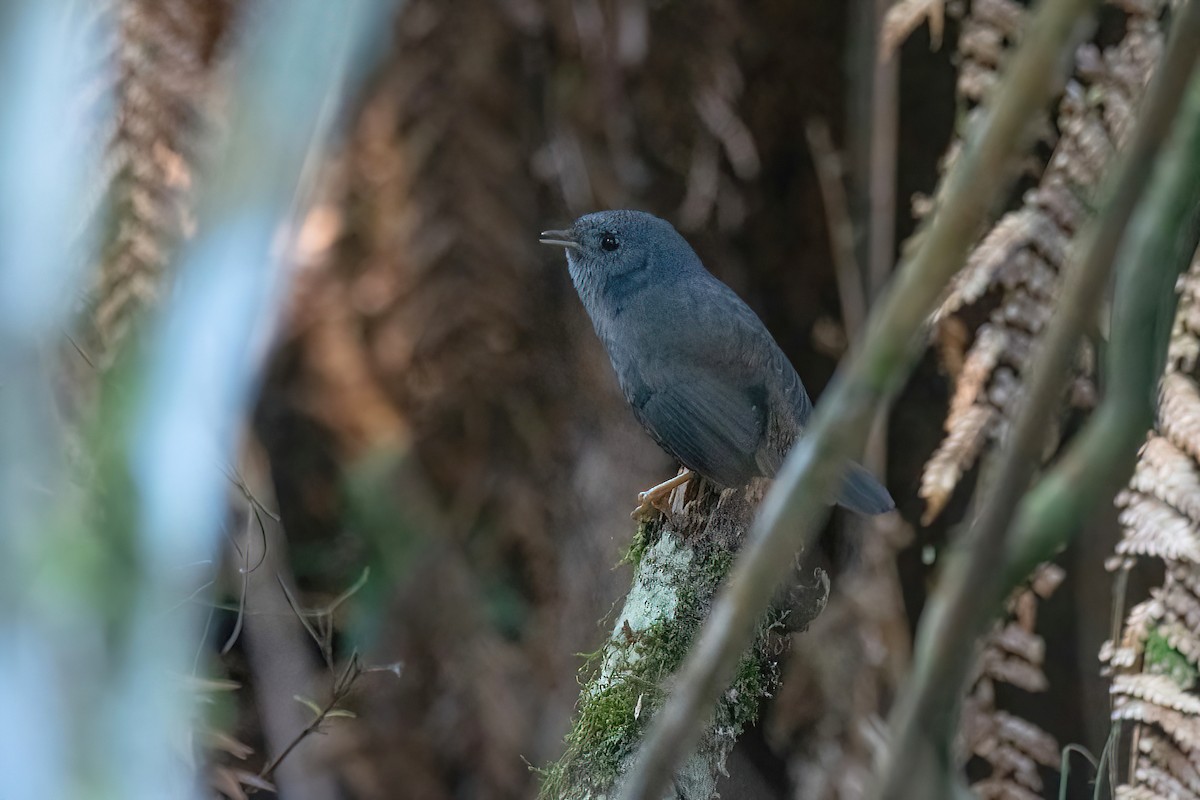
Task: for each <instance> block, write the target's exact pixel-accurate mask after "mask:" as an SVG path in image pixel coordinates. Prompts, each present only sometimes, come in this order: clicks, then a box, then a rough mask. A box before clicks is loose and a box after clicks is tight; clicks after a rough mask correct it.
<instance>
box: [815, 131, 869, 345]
mask: <svg viewBox="0 0 1200 800" xmlns="http://www.w3.org/2000/svg"><path fill="white" fill-rule="evenodd" d="M804 135H805V136H806V137H807V138H808V149H809V152H811V153H812V159H813V166H814V167H816V170H817V185H818V186H819V187H820V189H821V201H822V203H823V205H824V206H825V225H826V227H828V228H829V249H830V251H831V253H832V254H833V272H834V276H835V277H836V278H837V285H838V300H840V301H841V305H842V326H843V327H844V328H845V329H846V339H847V340H852V339H854V338H855V337H857V336H859V335H861V333H862V329H863V323H864V322H866V319H867V296H866V291H865V290H864V285H863V272H862V268H861V267H860V266H859V264H858V259H857V258H856V257H855V255H854V222H853V221H852V220H851V219H850V208H849V206H848V204H847V202H846V186H845V183H844V182H843V179H844V172H845V171H844V170H843V168H842V157H841V156H840V155H839V154H838V152H837V150H835V149H834V147H833V137H832V136H830V134H829V123H827V122H826V121H825V120H823V119H811V120H809V121H808V124H807V125H805V126H804Z"/></svg>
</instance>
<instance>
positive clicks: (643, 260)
mask: <svg viewBox="0 0 1200 800" xmlns="http://www.w3.org/2000/svg"><path fill="white" fill-rule="evenodd" d="M540 241H541V242H542V244H548V245H557V246H559V247H563V248H566V251H567V265H568V267H569V268H570V271H571V280H572V281H573V282H574V283H575V288H576V289H577V290H578V291H579V295H580V297H582V298H583V301H584V303H585V304H586V305H588V306H589V310H592V304H593V303H596V302H602V301H603V300H604V299H608V298H610V297H611V296H612V295H613V294H617V295H622V294H625V293H626V292H628V291H630V290H631V289H632V288H634V287H640V286H643V285H648V284H651V283H654V282H659V281H666V280H669V279H670V278H672V277H674V276H676V275H678V274H680V273H681V272H682V271H683V270H685V269H688V268H693V267H695V266H699V264H700V262H699V259H698V258H697V256H696V253H695V252H694V251H693V250H692V248H691V246H690V245H688V243H687V241H686V240H685V239H684V238H683V237H682V236H680V235H679V232H678V231H676V230H675V228H674V227H672V226H671V223H669V222H667V221H666V220H664V219H659V218H658V217H656V216H654V215H653V214H647V213H646V212H644V211H597V212H596V213H594V214H585V215H584V216H582V217H580V218H579V219H577V220H575V224H574V225H572V226H571V227H570V228H568V229H566V230H561V231H544V232H543V233H542V235H541V239H540Z"/></svg>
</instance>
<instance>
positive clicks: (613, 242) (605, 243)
mask: <svg viewBox="0 0 1200 800" xmlns="http://www.w3.org/2000/svg"><path fill="white" fill-rule="evenodd" d="M620 246H621V242H620V241H618V240H617V237H616V235H614V234H611V233H606V234H604V235H603V236H601V237H600V247H601V248H603V249H604V250H607V251H608V252H610V253H611V252H612V251H613V250H616V249H617V248H618V247H620Z"/></svg>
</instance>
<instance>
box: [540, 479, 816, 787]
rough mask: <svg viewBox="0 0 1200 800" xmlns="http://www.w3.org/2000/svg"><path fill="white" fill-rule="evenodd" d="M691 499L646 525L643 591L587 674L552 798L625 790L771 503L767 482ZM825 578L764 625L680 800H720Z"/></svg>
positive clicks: (551, 773) (640, 560)
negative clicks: (737, 559)
mask: <svg viewBox="0 0 1200 800" xmlns="http://www.w3.org/2000/svg"><path fill="white" fill-rule="evenodd" d="M698 482H699V481H698V480H697V481H696V483H698ZM686 491H688V490H687V489H686V488H685V489H681V490H679V491H677V492H676V498H677V503H676V511H675V512H674V513H672V514H671V516H670V518H669V520H668V521H667V522H666V523H665V524H661V523H660V524H643V525H642V526H641V527H640V528H639V530H638V534H637V538H635V540H634V543H633V545H632V546H631V548H630V552H629V555H628V560H629V561H631V562H632V563H633V566H634V577H633V587H632V588H631V589H630V591H629V595H628V596H627V597H626V600H625V605H624V607H623V608H622V609H621V611H620V613H619V614H618V615H617V617H616V620H615V624H614V625H613V632H612V635H611V636H610V637H609V639H608V641H606V642H605V644H604V646H603V647H601V648H600V650H599V651H597V652H596V653H594V654H593V655H592V656H590V657H589V662H588V664H587V665H585V667H584V672H585V673H590V674H588V675H587V679H586V681H585V682H584V684H583V687H582V689H581V691H580V700H579V711H578V716H577V718H576V719H575V720H574V722H573V724H572V726H571V731H570V733H568V734H567V751H566V753H565V754H564V755H563V757H562V758H561V759H560V760H559V761H558V763H556V764H554V765H552V766H551V767H549V768H548V769H547V770H545V771H544V773H543V776H542V788H541V794H540V796H541V797H542V798H545V800H599V798H607V797H613V796H614V794H616V792H618V791H619V790H620V787H621V785H622V783H623V781H624V779H625V776H626V775H627V773H628V772H629V767H630V763H631V762H632V759H633V756H634V754H635V753H636V748H637V745H638V742H639V741H640V739H641V737H642V734H643V733H644V731H645V726H646V723H647V721H648V720H650V719H652V718H653V715H654V714H655V713H656V712H657V710H658V708H659V707H660V706H661V705H662V702H663V697H664V694H665V688H664V680H667V679H669V677H670V675H671V673H672V672H674V671H675V670H676V669H677V668H678V666H679V664H680V662H681V661H682V660H683V657H684V655H685V654H686V653H687V651H688V648H689V647H691V644H692V640H693V638H694V637H695V635H696V632H697V631H698V629H699V627H700V624H701V622H703V620H704V619H705V617H706V616H708V612H709V608H710V606H711V603H712V599H713V597H714V595H715V594H716V592H717V587H718V585H719V584H720V582H721V581H722V580H723V579H724V578H725V575H726V573H727V572H728V570H729V566H730V564H731V563H732V561H733V556H734V553H736V551H737V547H738V545H739V544H740V543H741V541H742V539H743V537H744V534H745V531H746V528H747V526H748V525H749V522H750V519H751V517H752V515H753V512H754V509H755V508H756V506H757V504H758V501H759V500H760V499H761V497H762V487H761V486H752V487H751V488H750V489H748V490H746V491H744V492H735V491H730V492H725V493H721V494H720V495H718V493H717V492H716V491H715V490H714V489H713V488H712V487H710V486H706V487H705V488H703V489H702V490H701V494H700V497H699V498H698V499H696V500H694V501H692V502H690V503H688V504H687V505H686V507H684V506H683V504H682V502H679V501H678V498H679V496H680V492H686ZM690 493H694V491H693V492H690ZM818 578H819V579H818V580H817V581H816V582H815V584H814V585H812V586H810V587H802V589H801V590H800V591H799V592H795V593H792V596H791V597H790V598H789V602H788V604H787V605H788V608H787V609H779V610H778V611H777V613H775V614H771V615H768V616H767V617H766V618H765V619H761V620H758V621H757V627H756V630H757V634H756V636H755V641H754V646H753V647H752V648H751V650H750V652H748V653H746V654H745V655H744V656H743V658H742V660H741V661H740V663H739V667H738V670H737V677H736V678H735V680H734V682H733V685H732V686H730V687H729V690H728V691H726V692H725V693H724V694H723V695H722V697H721V699H720V702H719V703H718V704H717V708H716V713H715V714H714V715H713V718H712V719H711V720H709V721H708V722H707V723H706V724H705V727H704V731H703V734H702V736H701V744H700V747H699V748H698V749H697V751H696V752H695V753H693V754H692V756H691V757H690V758H689V759H688V760H687V762H686V763H685V764H684V766H683V768H682V769H680V770H679V773H678V774H677V775H676V776H675V780H674V784H673V794H672V797H674V798H676V800H711V798H712V797H713V796H714V795H715V793H716V786H717V780H718V776H719V775H721V774H722V773H723V772H724V765H725V760H726V758H727V757H728V755H729V753H730V751H731V750H732V749H733V745H734V744H735V743H736V741H737V737H738V736H739V735H740V734H741V731H742V728H743V727H744V726H745V725H747V724H749V723H750V722H752V721H753V720H754V719H756V718H757V716H758V706H759V703H760V702H761V700H762V698H763V697H765V696H767V695H768V694H769V693H770V692H771V691H772V690H773V688H774V685H775V679H776V675H775V659H776V657H777V655H778V653H779V649H780V647H781V644H780V642H779V635H780V634H781V633H782V629H783V628H784V627H786V628H788V629H791V630H795V629H799V628H804V627H807V625H808V623H809V622H811V621H812V620H813V619H815V618H816V616H817V615H818V614H819V613H820V612H821V609H822V608H824V605H825V600H826V597H827V593H828V589H829V584H828V581H827V580H823V579H820V578H821V576H818ZM803 583H808V584H813V582H812V581H811V580H810V581H802V584H803ZM776 628H779V629H781V630H780V631H776Z"/></svg>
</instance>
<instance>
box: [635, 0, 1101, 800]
mask: <svg viewBox="0 0 1200 800" xmlns="http://www.w3.org/2000/svg"><path fill="white" fill-rule="evenodd" d="M1091 5H1092V4H1091V3H1090V2H1088V1H1087V0H1048V1H1047V2H1045V3H1043V4H1042V5H1041V7H1040V9H1039V12H1038V14H1037V16H1036V18H1035V19H1034V20H1033V23H1032V24H1031V26H1030V29H1029V35H1028V37H1027V38H1026V39H1025V40H1024V42H1023V43H1022V45H1021V47H1020V49H1019V50H1018V51H1017V52H1016V54H1015V55H1014V58H1013V60H1012V62H1011V64H1010V67H1009V69H1008V72H1007V74H1006V76H1005V80H1004V81H1003V83H1002V84H1001V85H1000V86H999V87H997V89H998V90H997V92H996V94H995V95H994V98H995V100H994V106H993V107H992V108H991V109H990V111H989V113H988V114H987V115H986V116H984V117H983V119H982V120H981V124H979V125H978V127H976V128H975V130H974V131H973V132H972V135H971V136H970V138H969V139H968V141H967V143H966V146H965V148H964V150H963V153H962V156H961V157H960V159H959V160H958V161H957V162H956V163H955V165H954V167H953V168H952V169H951V171H950V172H949V174H948V175H947V177H946V180H945V184H944V186H943V188H942V192H941V195H940V202H939V205H938V207H937V209H936V211H935V213H934V215H933V217H932V221H931V223H930V224H929V225H928V226H927V227H926V228H925V229H924V230H923V232H922V234H921V235H920V241H919V244H918V245H917V249H916V251H915V252H914V253H912V254H911V255H910V256H909V257H908V258H906V260H905V263H903V264H902V265H901V267H900V269H899V270H898V272H897V275H896V277H895V282H894V283H893V284H892V286H891V287H890V290H888V291H886V292H885V294H884V295H883V297H882V298H881V303H880V306H879V308H878V309H877V310H876V312H875V313H874V314H873V315H872V319H871V321H870V322H869V323H868V328H867V332H866V336H865V338H864V341H863V345H862V349H861V350H859V351H858V352H857V353H855V354H854V355H853V356H852V357H851V359H850V360H849V361H848V362H847V363H846V364H844V365H843V367H842V369H841V370H840V371H839V373H838V375H837V376H835V378H834V381H833V383H832V384H831V386H830V388H829V389H828V390H827V392H826V394H825V396H823V397H822V399H821V402H820V404H819V405H818V407H817V412H816V414H815V415H814V417H813V420H812V425H811V427H810V428H809V431H808V433H807V435H806V436H805V437H804V438H803V439H801V441H800V443H799V444H798V445H797V447H796V448H795V449H794V451H793V452H792V454H791V455H790V456H789V457H788V460H787V462H786V463H785V465H784V468H783V471H782V473H781V475H780V476H779V478H778V479H777V481H776V484H775V486H774V487H773V488H772V490H771V492H770V493H769V494H768V495H767V498H766V501H765V502H764V504H763V508H762V511H761V513H760V514H759V516H758V518H757V519H756V521H755V524H754V526H753V528H752V529H751V532H750V536H749V539H748V542H747V545H746V548H745V552H744V554H743V556H742V557H741V558H740V559H738V562H737V563H736V564H735V566H734V569H733V571H732V574H731V576H730V578H729V582H728V585H727V587H726V590H725V591H724V592H723V593H722V594H721V595H720V596H719V597H718V599H717V602H716V603H715V604H714V607H713V611H712V614H711V616H710V618H709V620H708V623H707V624H706V625H705V627H704V629H703V630H702V632H701V635H700V638H699V641H698V643H697V645H696V647H695V648H694V649H693V650H692V652H691V654H690V656H689V658H688V660H687V662H686V663H685V665H684V667H683V669H682V671H681V673H680V676H679V680H678V683H677V685H676V689H675V691H674V693H673V694H672V696H671V697H670V698H669V700H668V701H667V703H666V704H665V706H664V707H663V709H662V711H661V712H660V713H659V714H658V715H657V716H656V718H655V719H654V720H653V722H652V725H651V729H650V733H649V735H648V737H647V739H646V742H645V745H644V746H643V748H642V751H641V753H640V754H639V758H638V760H637V762H636V765H635V767H634V771H633V773H632V775H631V776H630V779H629V782H628V784H627V785H626V787H625V790H624V792H623V794H622V795H621V796H622V797H624V798H626V799H627V800H632V799H633V798H640V799H642V800H646V799H651V800H657V798H659V797H661V796H663V792H664V790H665V789H666V787H667V786H668V785H669V783H670V780H671V776H672V775H673V774H674V770H675V767H676V765H677V764H678V763H679V762H680V760H681V759H682V758H683V757H684V755H685V754H686V753H687V752H688V751H690V749H691V748H692V746H693V745H694V743H695V742H696V740H697V737H698V736H699V735H700V732H701V730H702V725H701V720H702V719H704V717H705V716H706V715H707V714H708V713H709V709H711V708H712V706H713V703H714V702H715V701H716V699H717V698H718V697H719V696H720V694H721V692H722V691H724V689H725V687H726V686H727V685H728V681H729V677H730V675H731V674H732V673H733V670H734V667H735V665H736V664H737V662H738V659H739V658H740V657H741V654H742V653H743V651H744V650H745V648H746V646H747V645H748V644H749V643H750V641H751V639H752V637H753V634H754V630H755V625H756V623H757V621H758V619H759V617H760V615H761V614H762V612H763V610H764V609H765V608H766V607H767V605H768V603H769V601H770V598H771V595H772V593H773V591H774V589H775V587H776V586H777V585H778V584H779V581H780V580H781V579H782V578H783V576H784V575H785V573H786V571H787V569H788V568H789V566H790V565H791V564H792V562H793V559H794V557H795V553H796V552H797V550H803V549H804V548H805V546H806V545H807V543H809V542H811V540H812V537H813V535H814V533H815V531H816V529H817V526H818V523H819V522H820V520H821V519H823V517H824V515H825V514H826V513H827V508H826V506H825V498H826V497H828V496H829V494H830V490H831V489H832V486H833V482H834V480H836V478H837V476H838V464H839V463H841V461H842V459H844V458H846V457H847V456H850V455H851V454H852V453H853V451H854V450H855V449H856V448H858V447H861V444H862V439H863V437H864V434H865V430H866V428H867V422H868V421H869V419H870V417H871V415H872V414H873V413H874V412H875V409H876V406H877V404H878V403H879V402H880V401H882V400H884V399H886V398H887V397H889V396H890V395H891V393H892V392H893V391H894V390H895V389H896V387H898V386H899V385H900V383H901V382H902V381H903V380H904V378H905V377H906V376H907V375H908V373H909V371H910V370H911V367H912V364H913V362H914V353H915V345H916V343H917V341H918V338H919V333H920V331H921V330H922V328H923V326H924V323H925V320H926V318H927V317H928V315H929V313H930V312H931V311H932V309H933V307H934V304H935V302H936V300H937V298H938V296H939V294H940V292H941V290H942V287H943V286H944V285H945V283H946V282H947V280H949V278H950V276H951V275H952V274H953V273H954V271H955V270H956V269H957V267H958V265H959V264H960V263H961V261H962V259H963V257H964V256H965V254H966V251H967V248H968V247H969V245H970V243H971V241H972V240H973V239H974V237H975V236H976V235H977V234H978V232H979V230H980V227H981V225H982V224H983V222H984V221H985V219H986V217H987V215H988V212H989V211H990V210H991V208H992V206H993V204H994V202H995V201H996V199H997V198H998V197H999V196H1000V194H1001V192H1002V190H1003V189H1004V188H1005V187H1007V186H1008V185H1009V181H1010V180H1011V178H1012V174H1013V166H1014V164H1013V159H1014V156H1015V155H1017V154H1019V153H1020V152H1021V151H1022V149H1023V147H1024V146H1026V145H1027V144H1028V143H1029V141H1030V138H1031V131H1030V129H1029V121H1030V120H1032V119H1034V118H1036V112H1037V110H1038V109H1040V108H1041V107H1042V106H1043V105H1044V104H1045V103H1046V102H1047V101H1048V100H1049V98H1050V97H1051V95H1052V93H1053V91H1054V87H1055V83H1056V81H1053V80H1047V77H1048V76H1060V77H1061V75H1062V70H1063V65H1064V62H1065V59H1066V55H1067V54H1068V53H1070V52H1071V51H1072V50H1073V48H1074V46H1075V45H1076V43H1077V42H1078V40H1079V36H1080V34H1081V33H1082V25H1081V21H1082V18H1083V16H1084V14H1085V12H1086V11H1087V10H1088V9H1089V8H1090V7H1091Z"/></svg>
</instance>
